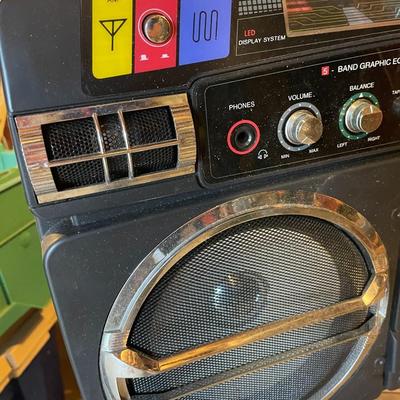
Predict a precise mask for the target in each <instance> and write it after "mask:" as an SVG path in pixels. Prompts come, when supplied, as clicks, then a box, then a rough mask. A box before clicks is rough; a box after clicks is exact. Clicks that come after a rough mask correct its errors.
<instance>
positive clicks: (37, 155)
mask: <svg viewBox="0 0 400 400" xmlns="http://www.w3.org/2000/svg"><path fill="white" fill-rule="evenodd" d="M170 103H171V104H170ZM17 126H18V128H19V132H20V135H21V143H22V147H23V151H24V155H25V160H26V163H27V167H28V172H29V174H30V177H31V180H32V185H33V187H34V189H35V191H36V194H37V195H38V199H39V202H47V201H52V200H61V199H66V198H71V197H77V196H79V195H87V194H91V193H97V192H101V191H104V190H110V189H113V188H121V187H124V186H131V185H137V184H143V183H148V182H153V181H158V180H161V179H166V178H170V177H174V176H180V175H186V174H189V173H193V172H194V166H195V161H196V145H195V133H194V127H193V121H192V117H191V112H190V108H189V104H188V102H187V97H186V95H177V96H166V97H161V98H154V99H145V100H136V101H132V102H127V103H116V104H112V105H107V106H100V107H99V106H98V107H88V108H82V109H75V110H68V111H61V112H56V113H47V114H41V115H36V116H29V117H18V118H17ZM38 166H39V168H38ZM91 186H93V187H91Z"/></svg>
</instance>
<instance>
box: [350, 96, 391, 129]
mask: <svg viewBox="0 0 400 400" xmlns="http://www.w3.org/2000/svg"><path fill="white" fill-rule="evenodd" d="M382 121H383V113H382V110H381V109H380V108H379V107H378V106H376V105H374V104H372V103H371V102H370V101H368V100H366V99H360V100H356V101H355V102H354V103H353V104H352V105H351V106H350V107H349V109H348V110H347V113H346V119H345V122H346V126H347V129H348V130H349V131H350V132H353V133H372V132H375V131H376V130H377V129H378V128H379V127H380V126H381V125H382Z"/></svg>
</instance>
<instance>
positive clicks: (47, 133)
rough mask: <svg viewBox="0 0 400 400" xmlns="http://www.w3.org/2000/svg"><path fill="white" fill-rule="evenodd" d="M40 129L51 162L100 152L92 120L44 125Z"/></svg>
mask: <svg viewBox="0 0 400 400" xmlns="http://www.w3.org/2000/svg"><path fill="white" fill-rule="evenodd" d="M42 129H43V135H44V138H45V140H44V143H45V145H46V151H47V156H48V158H49V160H51V161H53V160H62V159H66V158H72V157H77V156H82V155H85V154H93V153H98V152H100V146H99V143H98V140H97V134H96V127H95V125H94V121H93V119H92V118H84V119H79V120H76V121H66V122H59V123H56V124H49V125H44V126H43V127H42Z"/></svg>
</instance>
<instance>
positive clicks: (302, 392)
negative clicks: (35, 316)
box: [128, 216, 370, 400]
mask: <svg viewBox="0 0 400 400" xmlns="http://www.w3.org/2000/svg"><path fill="white" fill-rule="evenodd" d="M369 278H370V271H369V268H368V266H367V264H366V261H365V258H364V256H363V254H362V253H361V251H360V250H359V248H358V246H357V245H356V244H355V243H354V241H352V240H351V239H350V238H349V237H348V236H347V235H346V234H345V233H344V232H343V231H342V230H340V229H339V228H337V227H336V226H334V225H332V224H330V223H328V222H325V221H322V220H319V219H316V218H311V217H302V216H280V217H270V218H263V219H258V220H253V221H250V222H247V223H244V224H242V225H238V226H236V227H233V228H230V229H228V230H226V231H224V232H223V233H221V234H219V235H217V236H215V237H212V238H211V239H209V240H207V241H206V242H204V243H202V244H201V245H200V246H198V247H197V248H196V249H194V250H192V251H191V252H190V253H189V254H188V255H187V256H185V257H184V258H183V259H181V260H180V261H179V262H178V263H177V264H176V265H175V266H174V267H173V268H172V269H171V270H170V271H169V272H168V273H167V274H166V275H165V276H164V277H163V278H162V280H161V281H160V282H159V283H158V284H157V286H156V287H155V288H154V289H153V291H152V292H151V293H150V295H149V296H148V298H147V300H146V302H145V304H144V305H143V307H142V309H141V311H140V313H139V315H138V317H137V319H136V321H135V323H134V325H133V327H132V330H131V334H130V336H129V339H128V346H129V347H132V348H134V349H139V350H142V351H144V352H145V353H147V354H149V355H151V356H153V357H155V358H160V357H166V356H169V355H172V354H175V353H178V352H180V351H184V350H187V349H190V348H193V347H196V346H199V345H201V344H205V343H209V342H212V341H215V340H217V339H221V338H224V337H228V336H230V335H233V334H235V333H239V332H242V331H245V330H248V329H250V328H255V327H257V326H260V325H263V324H266V323H270V322H272V321H277V320H281V319H284V318H286V317H289V316H293V315H298V314H301V313H305V312H307V311H312V310H315V309H321V308H324V307H327V306H329V305H332V304H336V303H338V302H340V301H344V300H347V299H351V298H354V297H357V296H359V295H360V294H361V293H362V292H363V289H364V288H365V286H366V284H367V282H368V280H369ZM368 317H369V315H368V311H360V312H356V313H353V314H349V315H346V316H344V317H340V318H336V319H334V320H329V321H324V322H320V323H318V324H316V325H313V326H308V327H306V328H302V329H298V330H296V331H291V332H287V333H285V334H281V335H278V336H276V337H273V338H270V339H267V340H264V341H260V342H256V343H253V344H251V345H248V346H245V347H242V348H239V349H236V350H232V351H229V352H226V353H221V354H218V355H216V356H213V357H210V358H208V359H204V360H201V361H198V362H195V363H193V364H189V365H187V366H185V367H181V368H177V369H175V370H172V371H170V372H166V373H163V374H160V375H157V376H154V377H149V378H142V379H136V380H131V381H130V382H129V384H128V386H129V389H130V393H131V394H132V395H135V394H152V395H154V396H155V395H156V394H160V393H163V392H168V391H170V390H173V389H177V388H180V387H183V386H185V385H188V384H190V383H193V382H196V381H199V380H201V379H208V378H210V377H212V376H214V375H216V374H221V373H225V372H226V371H229V370H232V369H234V368H238V367H243V366H244V365H246V364H249V363H254V362H258V361H260V360H263V359H267V358H270V357H274V356H277V355H278V354H281V353H283V352H286V351H290V350H293V349H296V348H298V347H300V346H309V345H312V344H313V343H316V342H319V341H321V340H324V339H327V338H330V337H332V336H334V335H337V334H341V333H343V332H348V331H351V330H354V329H356V328H358V327H360V326H361V325H362V324H363V323H364V322H365V321H366V320H367V319H368ZM356 344H357V343H356V342H355V343H353V344H351V345H350V344H346V345H341V346H338V347H336V348H335V349H334V350H330V349H325V350H323V351H319V352H317V353H315V354H311V355H309V356H306V357H304V358H302V359H297V360H296V361H289V362H286V363H280V364H279V365H277V366H274V367H272V368H268V369H264V370H261V371H260V372H257V373H255V374H250V375H246V376H245V377H242V378H240V379H238V380H235V381H231V382H228V383H226V384H224V385H219V386H216V387H215V388H213V389H209V390H207V391H204V392H198V393H196V394H193V395H191V396H189V397H186V398H193V399H212V400H213V399H222V398H223V399H281V398H282V399H289V398H290V399H293V400H295V399H302V398H303V397H304V396H306V395H307V396H308V395H309V394H310V393H311V392H315V391H317V390H318V388H319V387H320V386H321V385H323V383H324V382H325V381H327V380H329V379H330V378H331V377H332V376H333V374H334V373H335V372H336V370H337V368H336V364H338V365H339V364H341V363H342V362H343V360H345V359H346V358H347V357H348V355H349V353H350V350H351V349H352V348H353V346H354V345H356ZM330 352H332V357H331V358H330V362H329V365H327V363H326V358H324V357H327V354H329V356H330V354H331V353H330ZM318 360H319V361H318ZM321 360H322V361H321ZM317 361H318V362H317ZM279 393H280V394H279ZM289 393H290V395H289ZM154 398H156V397H154ZM166 398H168V397H166Z"/></svg>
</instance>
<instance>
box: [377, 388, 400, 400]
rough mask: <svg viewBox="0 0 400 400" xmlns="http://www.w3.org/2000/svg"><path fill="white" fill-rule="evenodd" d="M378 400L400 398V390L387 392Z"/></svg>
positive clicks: (396, 399) (398, 399) (399, 399)
mask: <svg viewBox="0 0 400 400" xmlns="http://www.w3.org/2000/svg"><path fill="white" fill-rule="evenodd" d="M378 400H400V390H396V391H395V392H386V393H384V394H382V396H381V397H379V399H378Z"/></svg>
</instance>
